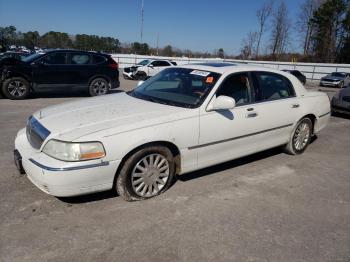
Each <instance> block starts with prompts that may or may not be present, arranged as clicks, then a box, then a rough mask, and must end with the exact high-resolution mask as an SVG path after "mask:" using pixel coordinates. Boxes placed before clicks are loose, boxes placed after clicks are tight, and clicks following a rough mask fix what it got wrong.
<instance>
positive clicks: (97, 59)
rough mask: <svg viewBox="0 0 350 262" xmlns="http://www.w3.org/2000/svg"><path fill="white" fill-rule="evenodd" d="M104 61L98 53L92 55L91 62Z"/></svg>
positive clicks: (98, 62) (100, 62) (99, 62)
mask: <svg viewBox="0 0 350 262" xmlns="http://www.w3.org/2000/svg"><path fill="white" fill-rule="evenodd" d="M105 61H106V58H105V57H103V56H100V55H92V63H93V64H95V65H96V64H102V63H104V62H105Z"/></svg>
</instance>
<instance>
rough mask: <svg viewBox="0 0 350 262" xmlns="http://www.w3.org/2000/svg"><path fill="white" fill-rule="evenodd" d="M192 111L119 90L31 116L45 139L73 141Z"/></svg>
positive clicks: (193, 113)
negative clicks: (43, 128)
mask: <svg viewBox="0 0 350 262" xmlns="http://www.w3.org/2000/svg"><path fill="white" fill-rule="evenodd" d="M196 111H197V110H194V109H188V108H182V107H175V106H168V105H164V104H158V103H154V102H149V101H145V100H142V99H138V98H134V97H132V96H130V95H128V94H126V93H124V92H123V93H118V94H111V95H106V96H100V97H94V98H87V99H83V100H77V101H74V102H68V103H63V104H60V105H55V106H50V107H47V108H44V109H42V110H39V111H37V112H35V113H34V114H33V116H34V117H35V118H36V119H37V120H38V121H39V122H40V123H41V124H42V125H43V126H44V127H45V128H47V129H48V130H49V131H50V133H51V134H50V135H49V137H48V138H49V139H51V138H55V139H60V140H64V141H74V140H77V139H78V138H80V137H83V136H85V135H89V134H91V133H95V132H99V131H102V130H107V129H113V134H118V133H121V132H125V131H129V130H134V129H139V128H142V127H146V126H150V125H158V124H161V123H164V122H170V121H176V120H179V119H183V118H188V117H192V116H195V114H196ZM197 112H198V111H197Z"/></svg>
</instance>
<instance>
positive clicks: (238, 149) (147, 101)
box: [14, 63, 330, 200]
mask: <svg viewBox="0 0 350 262" xmlns="http://www.w3.org/2000/svg"><path fill="white" fill-rule="evenodd" d="M329 118H330V103H329V99H328V96H327V95H326V94H325V93H323V92H308V91H307V90H306V89H305V88H304V87H303V85H302V84H301V83H300V81H298V80H297V79H296V78H295V77H291V75H290V74H287V73H284V72H281V71H277V70H273V69H268V68H263V67H261V68H260V67H255V66H254V67H252V66H247V65H238V64H237V65H234V64H227V63H212V64H189V65H186V66H183V67H169V68H167V69H164V70H163V71H161V72H160V73H158V74H157V75H156V76H154V77H152V78H150V79H148V80H147V81H145V82H143V83H142V84H141V85H140V86H138V87H137V88H136V89H134V90H133V91H131V92H127V93H118V94H113V95H109V96H103V97H95V98H90V99H84V100H80V101H76V102H70V103H65V104H61V105H56V106H51V107H48V108H46V109H41V110H39V111H38V112H36V113H34V114H33V115H32V116H31V117H30V118H29V119H28V123H27V127H26V129H22V130H20V131H19V132H18V134H17V137H16V141H15V149H16V150H15V151H14V154H15V163H16V165H17V167H18V168H19V170H20V171H21V172H26V174H27V176H28V178H29V179H30V180H31V181H32V182H33V183H34V184H35V185H36V186H37V187H39V188H40V189H41V190H42V191H44V192H46V193H48V194H51V195H55V196H75V195H81V194H87V193H92V192H97V191H103V190H110V189H112V188H114V189H116V190H117V192H118V193H119V195H120V196H122V197H123V198H124V199H125V200H141V199H147V198H151V197H153V196H156V195H158V194H160V193H162V192H164V191H165V190H166V189H167V188H169V186H170V185H171V184H172V181H173V179H174V178H175V176H176V175H177V174H179V175H181V174H184V173H188V172H191V171H194V170H198V169H201V168H205V167H208V166H211V165H215V164H218V163H222V162H225V161H228V160H231V159H235V158H239V157H242V156H246V155H249V154H253V153H256V152H259V151H263V150H266V149H269V148H273V147H277V146H283V148H284V150H285V151H286V152H288V153H289V154H294V155H296V154H301V153H303V152H304V151H305V149H306V148H307V146H308V144H309V143H310V140H311V138H312V136H313V135H315V134H316V133H318V132H319V131H320V130H322V129H323V128H324V127H325V126H326V125H327V122H328V120H329Z"/></svg>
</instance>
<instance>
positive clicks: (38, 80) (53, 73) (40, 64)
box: [33, 52, 69, 89]
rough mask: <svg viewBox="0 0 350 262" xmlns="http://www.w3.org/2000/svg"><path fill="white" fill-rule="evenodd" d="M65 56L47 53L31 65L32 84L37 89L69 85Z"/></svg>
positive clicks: (64, 54) (60, 53)
mask: <svg viewBox="0 0 350 262" xmlns="http://www.w3.org/2000/svg"><path fill="white" fill-rule="evenodd" d="M66 63H67V54H66V53H65V52H57V53H56V52H55V53H49V54H48V55H46V56H44V57H43V58H41V59H40V60H38V61H36V62H35V63H34V65H33V82H34V83H35V86H36V87H37V88H39V89H46V88H48V87H54V86H61V85H64V84H69V79H68V74H67V72H66V69H67V68H66Z"/></svg>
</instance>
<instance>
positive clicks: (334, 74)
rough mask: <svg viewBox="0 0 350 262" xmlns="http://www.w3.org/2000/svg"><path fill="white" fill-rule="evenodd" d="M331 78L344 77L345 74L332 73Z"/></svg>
mask: <svg viewBox="0 0 350 262" xmlns="http://www.w3.org/2000/svg"><path fill="white" fill-rule="evenodd" d="M331 76H335V77H345V74H343V73H336V72H334V73H332V74H331Z"/></svg>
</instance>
